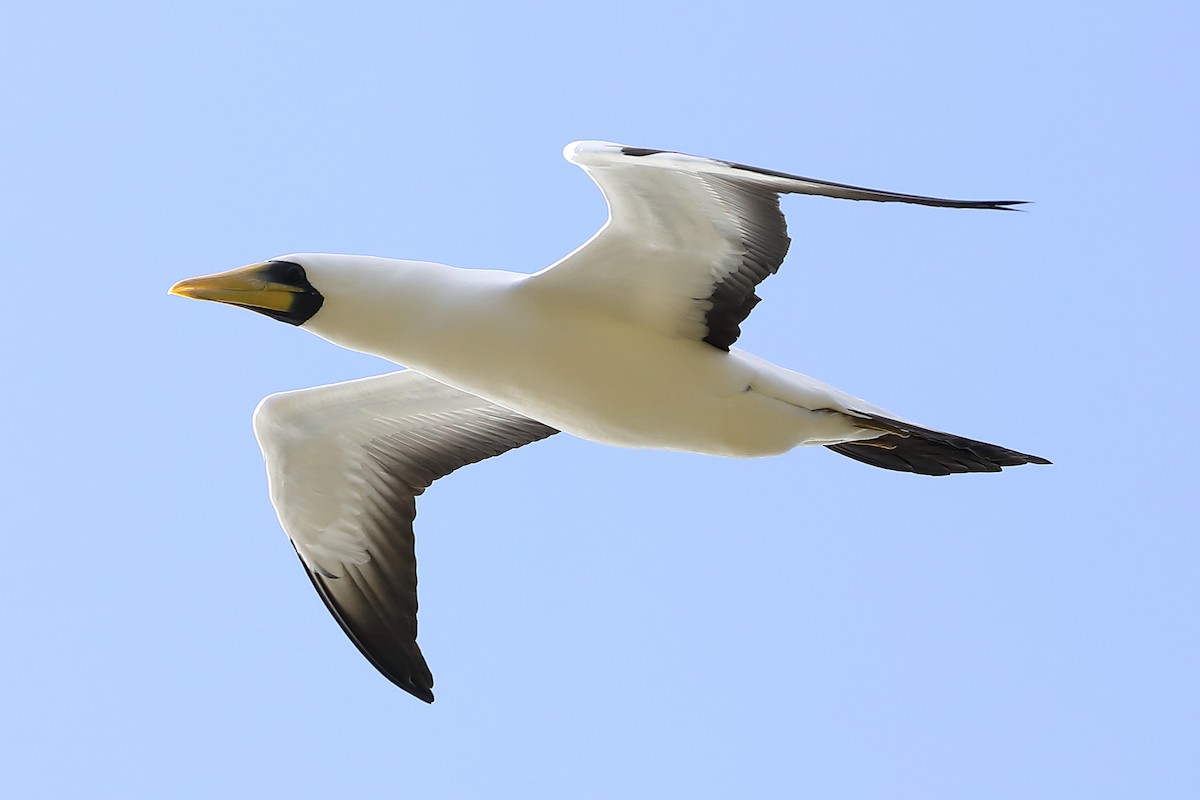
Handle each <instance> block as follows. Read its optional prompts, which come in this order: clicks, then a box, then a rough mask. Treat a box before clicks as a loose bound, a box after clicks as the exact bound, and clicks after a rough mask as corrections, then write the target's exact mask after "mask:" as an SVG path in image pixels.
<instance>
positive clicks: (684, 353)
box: [287, 254, 886, 456]
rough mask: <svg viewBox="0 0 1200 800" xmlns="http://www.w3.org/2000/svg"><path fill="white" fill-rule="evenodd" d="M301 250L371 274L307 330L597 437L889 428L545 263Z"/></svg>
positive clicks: (731, 438) (717, 451) (787, 437)
mask: <svg viewBox="0 0 1200 800" xmlns="http://www.w3.org/2000/svg"><path fill="white" fill-rule="evenodd" d="M287 258H289V259H296V260H300V261H303V262H304V263H305V264H310V265H315V266H317V268H318V270H319V267H320V264H321V260H322V259H336V260H337V263H338V264H347V263H351V262H352V263H353V266H354V274H355V275H356V276H363V278H364V280H362V282H361V283H360V284H359V285H357V286H347V285H342V286H341V287H339V292H338V294H337V295H336V296H335V297H331V298H329V299H328V300H327V301H326V303H325V305H324V306H323V307H322V309H321V312H320V313H319V314H317V315H316V316H315V317H314V318H313V319H312V320H310V321H309V322H308V323H306V324H305V326H304V327H305V329H306V330H311V331H312V332H313V333H315V334H317V335H318V336H321V337H323V338H325V339H328V340H329V341H331V342H333V343H335V344H338V345H341V346H342V347H347V348H350V349H353V350H358V351H361V352H364V353H370V354H371V355H375V356H379V357H381V358H386V359H388V360H389V361H393V362H395V363H397V364H402V365H404V366H406V367H409V368H410V369H415V370H417V371H419V372H422V373H424V374H425V375H428V376H430V377H431V378H434V379H436V380H438V381H441V382H443V383H446V384H449V385H451V386H453V387H455V388H457V389H461V390H463V391H465V392H469V393H471V394H474V395H477V396H479V397H483V398H485V399H487V400H490V401H492V402H494V403H496V404H498V405H501V406H504V407H506V408H509V409H511V410H513V411H516V412H518V413H520V414H523V415H525V416H528V417H531V418H533V419H536V420H538V421H540V422H543V423H545V424H547V425H550V426H552V427H555V428H558V429H559V430H562V431H565V432H567V433H571V434H573V435H575V436H579V437H581V438H584V439H590V440H592V441H596V442H602V443H604V444H612V445H620V446H624V447H644V448H658V449H665V450H685V451H689V452H694V453H707V454H710V455H720V456H768V455H777V454H779V453H783V452H786V451H788V450H790V449H792V448H793V447H796V446H798V445H804V444H825V443H831V442H844V441H853V440H857V439H867V438H872V437H875V436H878V435H879V432H878V431H877V430H871V429H865V428H859V427H856V426H855V425H854V423H853V416H847V415H848V414H849V415H853V414H854V412H856V411H857V412H868V413H880V414H886V412H883V411H882V410H881V409H877V408H875V407H874V406H871V405H870V404H868V403H866V402H864V401H861V400H858V399H857V398H854V397H851V396H850V395H847V394H845V393H843V392H840V391H838V390H837V389H834V388H833V387H830V386H826V385H825V384H822V383H820V382H819V381H816V380H813V379H812V378H809V377H807V376H805V375H801V374H799V373H796V372H792V371H790V370H787V369H784V368H782V367H779V366H776V365H774V364H771V363H770V362H767V361H764V360H763V359H760V358H757V357H755V356H753V355H750V354H748V353H744V352H742V351H739V350H731V351H730V352H725V351H722V350H719V349H717V348H715V347H712V346H711V345H709V344H706V343H705V342H702V341H696V340H694V339H684V338H681V337H679V336H672V335H668V334H665V333H660V332H658V331H654V330H647V329H646V328H645V327H643V326H640V325H638V324H636V323H635V322H632V321H630V320H627V319H622V318H620V317H617V316H614V315H613V314H612V313H610V312H609V311H608V310H607V309H605V308H604V307H600V308H597V307H595V305H593V304H590V303H589V302H588V298H587V297H586V296H579V295H575V294H571V293H564V292H561V291H559V290H558V287H557V285H555V284H550V285H547V284H546V282H544V281H542V274H538V275H522V274H518V273H510V272H499V271H491V270H466V269H457V268H454V267H447V266H444V265H441V264H430V263H424V262H406V261H397V260H393V259H383V258H372V257H365V256H364V257H352V256H322V255H312V254H305V255H298V256H288V257H287ZM545 274H548V273H545ZM360 289H361V290H360ZM831 411H834V412H841V413H830V412H831Z"/></svg>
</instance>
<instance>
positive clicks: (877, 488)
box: [0, 0, 1200, 800]
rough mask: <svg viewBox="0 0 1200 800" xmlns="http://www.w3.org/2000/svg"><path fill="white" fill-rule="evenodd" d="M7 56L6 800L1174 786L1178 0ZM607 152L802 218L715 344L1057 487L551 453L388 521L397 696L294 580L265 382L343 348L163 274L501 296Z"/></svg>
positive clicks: (73, 21)
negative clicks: (271, 478)
mask: <svg viewBox="0 0 1200 800" xmlns="http://www.w3.org/2000/svg"><path fill="white" fill-rule="evenodd" d="M3 16H4V19H3V23H2V24H0V67H2V69H3V75H4V79H3V81H0V108H2V110H3V119H4V121H3V124H2V125H0V226H2V227H0V235H2V244H3V249H2V252H3V260H4V265H3V267H2V272H0V275H2V276H3V279H2V284H0V285H2V287H3V288H2V295H0V302H2V313H0V326H2V330H0V334H2V336H0V342H2V343H3V348H4V356H3V357H4V365H5V368H6V369H5V373H6V375H7V378H6V381H7V387H6V390H5V391H4V393H3V397H2V398H0V403H2V404H3V408H2V412H3V418H4V420H5V429H6V430H5V435H4V442H5V444H4V451H5V455H6V457H5V458H4V459H3V470H4V476H3V481H2V486H3V492H4V500H3V516H4V524H3V551H4V559H3V563H4V579H3V581H0V605H2V608H3V641H4V656H3V658H2V659H0V762H2V768H0V772H2V775H0V782H2V783H3V786H4V787H5V788H4V791H5V794H6V796H11V797H21V798H37V797H100V796H114V797H116V796H120V797H139V798H140V797H147V798H149V797H167V796H170V797H189V798H190V797H197V798H200V797H204V798H208V797H229V798H241V797H297V798H303V797H324V796H332V795H336V796H338V797H343V798H344V797H392V796H395V797H416V798H470V797H480V798H483V797H487V798H543V797H544V798H613V797H630V798H665V797H680V798H729V797H812V798H877V797H887V798H921V800H928V799H929V798H975V799H976V800H979V799H989V798H1016V797H1020V798H1056V799H1057V798H1069V797H1073V798H1090V799H1091V800H1096V799H1098V798H1156V799H1157V798H1195V797H1200V758H1198V755H1197V754H1198V753H1200V623H1198V622H1197V615H1198V612H1197V609H1198V608H1200V580H1198V574H1200V541H1198V535H1200V524H1198V520H1197V516H1198V515H1197V511H1196V502H1197V491H1198V483H1197V478H1198V475H1197V469H1196V457H1195V455H1194V453H1195V451H1196V449H1197V447H1198V446H1200V444H1198V442H1197V434H1196V430H1195V429H1196V409H1197V400H1198V397H1197V394H1198V393H1197V371H1198V369H1197V355H1196V350H1197V345H1198V344H1200V337H1198V335H1197V333H1198V330H1197V329H1198V324H1197V317H1198V313H1197V310H1196V298H1197V294H1198V290H1200V285H1198V280H1197V273H1198V271H1200V264H1198V262H1197V238H1196V230H1197V224H1196V214H1197V211H1196V209H1197V202H1196V197H1195V187H1196V185H1197V180H1198V178H1200V175H1198V174H1197V155H1196V153H1197V143H1198V142H1200V134H1198V131H1197V127H1198V126H1197V124H1196V116H1197V93H1196V79H1197V76H1198V75H1200V64H1198V63H1197V60H1198V59H1197V49H1196V39H1197V35H1198V33H1200V25H1198V24H1197V23H1198V19H1197V11H1196V6H1195V4H1194V3H1187V2H1177V3H1169V2H1147V3H1141V4H1136V5H1134V4H1129V3H1110V2H1088V3H1082V2H1080V3H964V2H949V1H948V2H915V3H891V2H888V3H882V2H879V3H841V4H832V3H830V4H810V3H798V2H797V3H791V2H770V3H763V2H737V3H706V2H698V1H697V0H692V1H691V2H687V3H623V2H606V3H597V4H582V3H569V4H568V3H562V4H550V3H546V4H536V3H516V4H499V3H495V4H493V3H476V4H458V3H422V4H407V3H404V4H402V3H378V4H373V3H358V2H339V3H329V4H320V3H247V2H241V1H239V2H236V3H235V2H205V3H130V2H124V3H122V2H117V3H106V4H92V3H87V4H84V3H53V2H48V3H41V4H37V5H36V7H35V6H34V4H22V5H20V6H15V5H14V6H10V7H9V8H8V9H7V10H6V11H5V12H4V15H3ZM580 138H601V139H611V140H615V141H619V142H623V143H626V144H632V145H637V146H644V147H654V148H669V149H678V150H683V151H685V152H691V153H696V154H699V155H710V156H715V157H719V158H727V159H732V160H737V161H742V162H747V163H751V164H757V165H761V166H765V167H770V168H774V169H780V170H787V171H792V172H797V173H800V174H805V175H811V176H814V177H819V178H826V179H830V180H835V181H842V182H849V183H857V184H864V185H868V186H874V187H879V188H883V189H891V190H896V191H902V192H914V193H925V194H938V195H944V196H950V197H968V198H995V197H999V198H1005V199H1007V198H1010V197H1015V198H1027V199H1030V200H1033V201H1036V203H1035V205H1033V206H1031V207H1030V209H1029V212H1028V213H1023V214H1000V213H983V212H978V213H976V212H965V211H962V212H956V211H947V210H941V209H929V208H919V207H904V206H893V205H888V206H881V205H873V204H864V203H850V202H843V201H835V200H826V199H820V198H789V199H786V200H785V202H784V207H785V210H786V211H787V212H788V214H789V221H790V223H791V230H792V234H793V238H794V240H795V241H794V244H793V246H792V251H791V255H790V257H789V259H788V261H787V262H786V263H785V265H784V267H783V269H782V271H781V272H780V273H779V275H778V276H776V277H774V278H771V279H770V280H769V281H767V283H766V284H765V285H764V286H763V287H762V289H761V294H762V295H763V296H764V298H765V299H764V302H763V303H762V304H761V305H760V306H759V308H758V309H757V310H756V311H755V313H754V315H753V316H752V317H751V319H750V320H749V322H748V323H747V324H746V325H745V326H744V335H743V337H742V339H741V341H740V343H739V344H740V345H741V346H743V347H744V348H746V349H748V350H750V351H752V352H756V353H758V354H760V355H762V356H765V357H767V358H770V359H772V360H774V361H777V362H779V363H781V364H784V365H786V366H788V367H791V368H794V369H798V370H800V371H803V372H806V373H809V374H812V375H814V376H816V377H819V378H821V379H823V380H826V381H829V382H831V383H833V384H835V385H837V386H839V387H841V388H844V389H845V390H847V391H850V392H852V393H854V394H858V395H861V396H863V397H866V398H868V399H870V400H871V401H872V402H875V403H877V404H880V405H882V406H884V407H887V408H890V409H893V410H894V411H895V412H896V413H899V414H902V415H905V416H908V417H911V418H915V419H916V420H918V421H921V422H922V423H924V424H927V425H929V426H932V427H937V428H941V429H945V430H949V431H953V432H956V433H959V434H963V435H967V436H972V437H977V438H982V439H986V440H989V441H994V442H998V443H1001V444H1004V445H1007V446H1010V447H1013V448H1016V449H1019V450H1024V451H1027V452H1032V453H1037V454H1040V455H1044V456H1046V457H1048V458H1050V459H1052V460H1053V461H1054V462H1055V465H1054V466H1052V467H1023V468H1019V469H1014V470H1008V471H1005V472H1004V473H1003V474H1001V475H972V476H959V477H951V478H939V479H934V478H921V477H914V476H910V475H904V474H898V473H890V472H885V471H882V470H873V469H871V468H869V467H866V466H864V465H861V464H858V463H855V462H853V461H850V460H849V459H845V458H841V457H839V456H837V455H835V454H833V453H830V452H828V451H825V450H823V449H813V450H801V451H797V452H793V453H791V454H788V455H786V456H783V457H780V458H774V459H767V460H761V461H750V462H747V461H727V460H720V459H713V458H706V457H701V456H692V455H684V454H668V453H655V452H639V451H623V450H616V449H610V448H605V447H602V446H599V445H593V444H590V443H587V442H582V441H578V440H572V439H571V438H569V437H567V436H558V437H554V438H553V439H551V440H549V441H547V442H544V443H541V444H537V445H534V446H531V447H528V448H525V449H523V450H520V451H517V452H513V453H510V454H508V455H506V456H504V457H503V458H501V459H496V460H493V461H490V462H486V463H484V464H481V465H478V466H475V467H471V468H468V469H465V470H463V471H462V472H460V473H457V474H455V475H454V476H453V477H452V478H450V479H448V480H446V481H444V482H442V483H439V484H438V485H437V486H435V487H434V488H433V489H432V490H430V491H429V492H428V493H427V494H426V496H425V498H424V499H423V501H422V504H421V516H420V518H419V520H418V525H419V527H418V555H419V558H420V561H421V605H422V612H421V613H422V616H421V644H422V646H423V648H424V650H425V653H426V655H427V656H428V658H429V661H430V664H431V666H432V667H433V670H434V673H435V675H436V678H437V687H436V689H437V693H438V701H437V702H436V703H435V704H434V705H432V706H426V705H424V704H423V703H420V702H418V701H417V700H414V699H413V698H411V697H409V696H408V695H406V694H404V693H403V692H401V691H400V690H399V689H396V688H395V687H393V686H391V685H390V684H389V683H387V681H386V680H384V679H383V678H382V677H380V676H379V675H378V674H376V672H375V671H374V669H373V668H372V667H371V666H370V665H369V664H368V663H367V662H366V661H365V660H364V659H363V658H362V657H361V656H360V655H359V654H358V652H357V651H356V650H355V649H354V647H353V646H352V645H351V644H350V643H349V642H348V641H347V640H346V639H345V638H344V636H343V635H342V633H341V631H340V630H339V629H338V627H337V625H336V624H335V623H334V622H333V620H332V619H331V618H330V617H329V615H328V614H327V613H326V612H325V610H324V608H323V607H322V605H321V603H320V600H319V599H318V598H317V596H316V595H315V593H314V592H313V591H312V589H311V588H310V586H309V584H308V581H307V580H306V579H305V577H304V575H303V573H302V570H301V568H300V565H299V564H298V563H297V561H296V558H295V556H294V555H293V553H292V551H291V548H290V546H289V545H288V543H287V541H286V539H285V537H284V535H283V534H282V532H281V531H280V529H279V527H278V524H277V522H276V520H275V517H274V513H273V511H272V509H271V507H270V504H269V502H268V500H267V496H266V490H265V481H264V477H263V470H262V465H261V462H260V458H259V454H258V450H257V447H256V445H255V442H254V439H253V437H252V434H251V431H250V414H251V411H252V409H253V408H254V405H255V403H257V402H258V400H259V399H260V398H261V397H263V396H264V395H266V394H268V393H271V392H275V391H280V390H283V389H290V388H296V387H302V386H310V385H315V384H321V383H328V382H332V381H337V380H343V379H349V378H353V377H358V376H362V375H368V374H374V373H378V372H382V371H386V370H387V369H388V365H386V364H384V363H382V362H379V361H376V360H374V359H371V358H368V357H366V356H361V355H358V354H355V353H350V352H346V351H341V350H339V349H337V348H335V347H333V346H332V345H329V344H327V343H325V342H323V341H321V340H319V339H317V338H316V337H313V336H308V335H306V334H305V333H303V332H302V331H297V330H295V329H292V328H290V327H288V326H285V325H280V324H278V323H275V322H272V321H271V320H269V319H267V318H265V317H261V316H258V315H254V314H249V313H246V312H244V311H240V310H237V309H232V308H225V307H219V306H216V305H213V304H204V303H196V302H189V301H185V300H181V299H178V298H169V297H167V296H166V289H167V287H168V286H169V285H170V284H171V283H173V282H174V281H175V280H177V279H179V278H183V277H189V276H193V275H198V274H204V273H209V272H215V271H219V270H223V269H229V268H232V267H235V266H239V265H242V264H246V263H249V262H253V261H257V260H261V259H264V258H268V257H271V256H276V255H281V254H285V253H290V252H296V251H327V252H350V253H370V254H377V255H391V256H396V257H403V258H413V259H428V260H436V261H442V262H445V263H451V264H457V265H463V266H476V267H491V268H506V269H515V270H518V271H534V270H536V269H540V268H541V267H542V266H544V265H546V264H548V263H550V262H551V261H553V260H554V259H556V258H558V257H559V256H561V255H563V254H564V253H566V252H568V251H569V250H571V249H572V248H574V247H575V246H576V245H577V244H579V243H580V242H582V241H583V240H584V239H585V238H587V237H588V236H589V235H590V234H591V233H592V232H593V231H594V230H595V229H596V228H597V227H599V225H600V224H601V223H602V221H603V219H604V205H603V201H602V199H601V197H600V194H599V192H598V191H597V190H596V189H595V188H594V187H593V186H592V185H591V183H590V182H589V181H588V180H587V178H586V177H585V176H584V175H583V174H582V173H581V172H580V171H579V170H578V169H577V168H576V167H573V166H571V165H570V164H567V163H566V162H564V161H563V160H562V159H561V157H560V155H559V153H560V149H561V148H562V146H563V145H564V144H565V143H566V142H568V141H571V140H573V139H580Z"/></svg>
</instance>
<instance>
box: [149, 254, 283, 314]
mask: <svg viewBox="0 0 1200 800" xmlns="http://www.w3.org/2000/svg"><path fill="white" fill-rule="evenodd" d="M267 269H268V265H267V264H266V263H265V262H264V263H261V264H251V265H250V266H248V267H239V268H238V269H234V270H230V271H229V272H221V273H218V274H216V275H205V276H203V277H201V278H187V279H186V280H182V281H180V282H179V283H177V284H175V285H174V286H172V287H171V288H170V289H169V290H168V291H167V293H168V294H175V295H179V296H180V297H191V298H193V299H196V300H214V301H216V302H218V303H232V304H233V305H237V306H244V307H248V308H263V309H268V310H271V311H285V312H286V311H289V310H291V307H292V303H293V302H294V301H295V299H296V295H298V294H302V293H303V292H304V288H303V287H300V286H292V285H290V284H286V283H279V282H278V281H273V280H271V279H270V278H269V277H268V276H267Z"/></svg>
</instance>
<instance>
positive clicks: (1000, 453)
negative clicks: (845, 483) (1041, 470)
mask: <svg viewBox="0 0 1200 800" xmlns="http://www.w3.org/2000/svg"><path fill="white" fill-rule="evenodd" d="M863 422H865V423H867V424H865V425H863V427H866V428H873V429H876V430H879V431H882V432H883V435H881V436H879V437H877V438H875V439H866V440H863V441H858V442H845V443H843V444H830V445H826V447H828V448H829V449H830V450H832V451H834V452H835V453H841V454H842V455H844V456H847V457H849V458H853V459H854V460H855V461H861V462H863V463H864V464H870V465H871V466H873V467H882V468H883V469H894V470H897V471H899V472H915V473H917V474H918V475H950V474H952V473H960V472H999V471H1000V468H1001V467H1015V466H1018V465H1020V464H1049V463H1050V462H1049V461H1047V460H1046V459H1044V458H1042V457H1041V456H1031V455H1029V454H1028V453H1018V452H1017V451H1016V450H1009V449H1008V448H1007V447H1000V446H999V445H995V444H988V443H987V442H978V441H975V440H974V439H967V438H965V437H962V436H955V435H954V434H951V433H942V432H941V431H934V430H930V429H928V428H922V427H920V426H917V425H913V424H911V423H908V422H902V421H900V420H895V419H888V418H887V417H881V416H877V415H874V414H867V415H864V418H863Z"/></svg>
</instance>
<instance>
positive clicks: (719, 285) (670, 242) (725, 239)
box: [534, 142, 1022, 350]
mask: <svg viewBox="0 0 1200 800" xmlns="http://www.w3.org/2000/svg"><path fill="white" fill-rule="evenodd" d="M563 154H564V155H565V157H566V158H567V160H568V161H570V162H572V163H573V164H577V165H579V166H580V167H582V168H583V170H584V171H585V172H586V173H587V174H588V176H589V177H591V179H592V180H593V181H595V183H596V185H597V186H599V187H600V191H602V192H603V193H604V197H605V199H606V200H607V201H608V209H609V218H608V222H607V223H606V224H605V225H604V227H603V228H601V229H600V231H599V232H598V233H597V234H596V235H595V236H593V237H592V238H591V239H590V240H589V241H588V242H587V243H586V244H584V245H583V246H582V247H580V248H579V249H578V250H576V251H575V252H573V253H571V254H570V255H568V256H567V257H566V258H564V259H562V260H561V261H559V262H558V263H556V264H554V265H552V266H551V267H549V268H547V269H546V270H543V271H542V272H540V273H538V275H537V276H535V278H534V280H535V281H536V282H537V283H538V284H540V285H542V286H544V287H546V288H547V289H548V290H550V291H560V292H563V293H570V294H573V295H575V296H576V297H577V298H578V299H580V301H582V302H589V303H592V304H593V306H594V307H597V308H599V309H600V310H603V311H605V312H606V313H613V314H619V315H621V316H624V317H626V318H629V319H632V320H633V321H635V322H637V323H638V324H641V325H645V326H648V327H652V328H655V329H657V330H660V331H662V332H663V333H666V334H668V335H673V336H683V337H689V338H695V339H696V340H703V341H705V342H708V343H709V344H711V345H712V346H713V347H717V348H720V349H722V350H728V349H729V347H730V345H732V344H733V343H734V342H735V341H737V338H738V336H739V335H740V333H741V330H740V327H739V326H740V325H741V322H742V321H743V320H744V319H746V317H747V316H748V315H749V314H750V311H751V309H753V308H754V306H755V304H756V303H758V301H759V297H758V295H756V294H755V293H754V289H755V287H756V286H757V285H758V284H759V283H761V282H762V281H763V280H764V279H765V278H766V277H767V276H768V275H771V274H772V273H774V272H776V271H777V270H778V269H779V265H780V264H781V263H782V262H783V258H784V256H785V255H786V254H787V250H788V245H789V243H790V239H789V238H788V235H787V225H786V223H785V222H784V218H783V213H782V212H781V211H780V209H779V196H780V195H781V194H792V193H795V194H815V195H823V196H825V197H838V198H843V199H847V200H873V201H877V202H883V203H916V204H919V205H927V206H941V207H945V208H990V209H1005V208H1009V207H1011V206H1013V205H1017V204H1019V203H1021V202H1022V201H1019V200H944V199H941V198H937V197H921V196H919V195H909V194H897V193H895V192H882V191H877V190H875V189H864V188H861V187H858V186H847V185H845V184H840V183H830V182H828V181H819V180H814V179H813V178H803V177H800V176H797V175H788V174H787V173H784V172H775V171H773V170H766V169H759V168H757V167H749V166H746V165H744V164H735V163H733V162H730V161H718V160H715V159H711V158H699V157H697V156H689V155H684V154H682V153H674V152H669V151H664V150H647V149H644V148H637V147H624V146H622V145H619V144H612V143H609V142H573V143H572V144H569V145H567V147H566V149H565V150H564V151H563Z"/></svg>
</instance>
